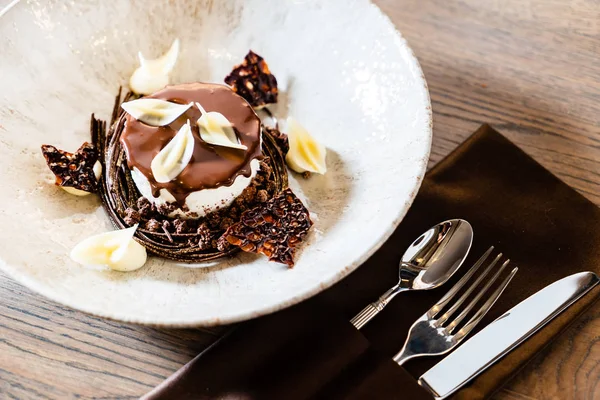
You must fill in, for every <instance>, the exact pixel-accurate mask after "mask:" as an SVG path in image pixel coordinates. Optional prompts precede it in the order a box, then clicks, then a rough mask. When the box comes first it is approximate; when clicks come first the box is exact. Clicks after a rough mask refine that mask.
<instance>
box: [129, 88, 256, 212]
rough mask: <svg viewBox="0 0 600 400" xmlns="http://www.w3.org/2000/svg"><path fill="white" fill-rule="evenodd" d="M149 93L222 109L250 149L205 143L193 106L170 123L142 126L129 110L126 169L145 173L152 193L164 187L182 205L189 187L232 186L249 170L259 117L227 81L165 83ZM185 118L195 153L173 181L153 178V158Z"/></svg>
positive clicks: (211, 109)
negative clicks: (163, 86)
mask: <svg viewBox="0 0 600 400" xmlns="http://www.w3.org/2000/svg"><path fill="white" fill-rule="evenodd" d="M148 97H151V98H155V99H162V100H168V101H172V102H175V103H180V104H188V103H190V102H196V101H197V102H198V103H200V104H201V105H202V107H203V108H204V109H205V110H206V111H207V112H210V111H217V112H220V113H221V114H223V115H224V116H225V117H226V118H227V119H228V120H229V121H230V122H231V123H232V125H233V127H234V129H235V131H236V133H237V135H238V138H239V140H240V143H242V144H243V145H245V146H247V147H248V150H238V149H231V148H228V147H222V146H214V145H210V144H208V143H206V142H204V141H203V140H202V139H201V138H200V133H199V130H198V126H197V125H196V121H197V120H198V118H200V116H201V115H202V114H201V113H200V110H198V108H197V107H196V106H192V107H191V108H190V109H189V110H187V111H186V112H185V113H184V114H183V115H181V116H180V117H179V118H177V119H176V120H175V121H174V122H172V123H171V124H169V125H167V126H161V127H154V126H149V125H146V124H144V123H143V122H140V121H138V120H136V119H135V118H133V117H132V116H130V115H127V117H126V122H125V127H124V129H123V133H122V134H121V144H122V145H123V148H124V149H125V153H126V156H127V163H128V166H129V168H130V169H133V168H134V167H135V168H137V169H138V170H139V171H140V172H141V173H142V174H144V176H145V177H146V178H147V179H148V181H149V182H150V185H151V186H152V190H153V194H154V196H158V194H159V192H160V189H167V190H168V191H169V192H170V193H171V194H172V195H173V197H175V199H176V200H177V203H179V205H183V204H184V203H185V199H186V197H187V196H188V195H189V194H190V193H192V192H195V191H198V190H201V189H210V188H216V187H220V186H230V185H231V184H232V183H233V182H234V180H235V178H237V177H238V176H239V175H243V176H245V177H249V176H250V175H251V173H252V170H251V167H250V162H251V161H252V160H254V159H255V158H257V157H259V156H260V155H261V146H260V119H259V118H258V116H257V115H256V113H255V112H254V110H253V109H252V107H251V106H250V105H249V104H248V103H247V102H246V100H244V99H243V98H242V97H240V96H238V95H237V94H235V93H234V92H233V91H232V90H231V89H230V88H229V87H228V86H224V85H218V84H212V83H187V84H183V85H176V86H167V87H166V88H164V89H162V90H160V91H158V92H156V93H155V94H153V95H151V96H148ZM188 119H189V120H190V123H191V126H192V133H193V135H194V139H195V146H194V154H193V156H192V159H191V161H190V163H189V164H188V165H187V167H185V169H184V170H183V171H182V172H181V174H179V175H178V176H177V178H175V179H174V180H172V181H171V182H168V183H159V182H156V181H155V180H154V177H153V176H152V170H151V169H150V164H151V163H152V159H153V158H154V157H155V156H156V155H157V154H158V153H159V152H160V151H161V150H162V149H163V147H165V146H166V145H167V143H169V141H170V140H171V139H172V138H173V137H174V136H175V135H176V134H177V131H178V130H179V128H181V126H182V125H183V124H185V123H186V122H187V120H188Z"/></svg>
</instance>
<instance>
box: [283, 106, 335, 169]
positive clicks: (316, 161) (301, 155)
mask: <svg viewBox="0 0 600 400" xmlns="http://www.w3.org/2000/svg"><path fill="white" fill-rule="evenodd" d="M285 133H287V135H288V140H289V144H290V150H289V151H288V153H287V155H286V157H285V161H286V163H287V165H288V166H289V167H290V168H291V169H293V170H294V171H296V172H299V173H303V172H314V173H317V174H324V173H325V172H327V165H326V162H325V159H326V156H327V150H326V149H325V146H323V145H322V144H320V143H319V142H317V141H316V140H315V139H314V138H313V137H312V135H311V134H310V133H308V131H307V130H306V129H304V127H303V126H302V125H300V124H299V123H298V121H296V120H295V119H294V118H292V117H288V119H287V121H286V132H285Z"/></svg>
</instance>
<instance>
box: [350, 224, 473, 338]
mask: <svg viewBox="0 0 600 400" xmlns="http://www.w3.org/2000/svg"><path fill="white" fill-rule="evenodd" d="M472 243H473V228H472V227H471V224H469V223H468V222H467V221H465V220H463V219H451V220H448V221H444V222H441V223H439V224H437V225H435V226H433V227H432V228H431V229H429V230H427V231H426V232H425V233H423V234H422V235H421V236H419V237H418V238H417V239H416V240H415V241H414V242H412V244H411V245H410V246H409V247H408V248H407V249H406V251H405V252H404V255H403V256H402V258H401V259H400V273H399V275H400V280H399V281H398V284H396V285H395V286H394V287H392V288H391V289H389V290H388V291H387V292H385V293H384V294H383V295H382V296H381V297H380V298H379V300H377V301H376V302H373V303H371V304H369V305H368V306H367V307H365V309H363V310H362V311H361V312H360V313H358V314H357V315H356V316H355V317H354V318H352V319H351V320H350V322H351V323H352V324H353V325H354V326H355V327H356V328H357V329H360V328H362V327H363V326H364V325H365V324H366V323H367V322H369V321H370V320H371V319H372V318H373V317H374V316H375V315H377V314H378V313H379V312H380V311H381V310H383V308H384V307H385V306H386V305H387V304H388V303H389V302H390V301H391V300H392V299H393V298H394V297H396V295H397V294H398V293H401V292H404V291H407V290H430V289H435V288H437V287H439V286H440V285H443V284H444V283H446V282H447V281H448V279H450V278H451V277H452V275H454V273H455V272H456V271H457V270H458V268H459V267H460V266H461V265H462V263H463V262H464V260H465V259H466V258H467V255H468V254H469V250H470V249H471V244H472Z"/></svg>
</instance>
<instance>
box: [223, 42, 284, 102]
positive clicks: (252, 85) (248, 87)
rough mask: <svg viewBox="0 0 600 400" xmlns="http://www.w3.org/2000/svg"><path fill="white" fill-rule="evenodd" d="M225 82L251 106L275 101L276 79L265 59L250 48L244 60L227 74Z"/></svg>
mask: <svg viewBox="0 0 600 400" xmlns="http://www.w3.org/2000/svg"><path fill="white" fill-rule="evenodd" d="M225 83H226V84H228V85H230V86H231V88H232V89H233V91H234V92H236V93H237V94H239V95H240V96H242V97H243V98H244V99H246V101H247V102H248V103H250V105H251V106H252V107H262V106H265V105H267V104H272V103H277V79H275V77H274V76H273V75H272V74H271V71H269V66H268V65H267V63H266V62H265V60H264V59H263V58H262V57H261V56H259V55H258V54H256V53H254V52H253V51H252V50H250V51H249V52H248V54H247V55H246V57H245V58H244V62H242V64H240V65H236V66H235V68H234V69H233V71H231V73H230V74H229V75H227V77H226V78H225Z"/></svg>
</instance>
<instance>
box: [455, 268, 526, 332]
mask: <svg viewBox="0 0 600 400" xmlns="http://www.w3.org/2000/svg"><path fill="white" fill-rule="evenodd" d="M518 270H519V268H516V267H515V268H513V270H512V271H511V272H510V274H509V275H508V276H507V277H506V278H505V279H504V282H502V284H501V285H500V286H499V287H498V288H497V289H496V291H495V292H494V293H493V294H492V296H490V298H489V299H488V300H487V301H486V302H485V303H484V304H483V306H481V308H480V309H479V311H477V313H475V315H474V316H473V317H472V318H471V319H470V320H469V322H467V323H466V324H465V326H463V327H462V328H461V329H460V330H459V331H458V332H457V333H456V335H454V338H455V340H457V341H460V340H461V339H462V338H463V337H465V336H466V335H468V334H469V332H471V331H472V330H473V328H474V327H475V325H477V324H478V323H479V321H481V319H482V318H483V317H485V314H487V312H488V311H489V309H490V308H492V306H493V305H494V303H495V302H496V300H498V298H499V297H500V296H501V295H502V293H503V292H504V289H506V287H507V286H508V284H509V283H510V281H511V280H512V278H513V277H514V276H515V274H516V273H517V271H518Z"/></svg>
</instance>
